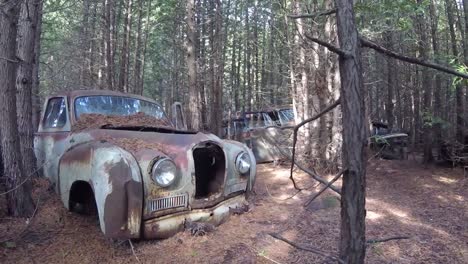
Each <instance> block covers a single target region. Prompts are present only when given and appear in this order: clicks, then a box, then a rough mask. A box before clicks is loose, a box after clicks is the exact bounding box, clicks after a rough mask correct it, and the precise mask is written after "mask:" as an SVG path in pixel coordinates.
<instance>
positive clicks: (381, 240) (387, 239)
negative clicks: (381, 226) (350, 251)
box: [366, 236, 411, 245]
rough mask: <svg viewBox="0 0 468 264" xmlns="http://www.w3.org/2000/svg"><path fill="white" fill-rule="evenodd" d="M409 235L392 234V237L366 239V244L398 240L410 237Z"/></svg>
mask: <svg viewBox="0 0 468 264" xmlns="http://www.w3.org/2000/svg"><path fill="white" fill-rule="evenodd" d="M410 238H411V237H409V236H394V237H387V238H382V239H369V240H367V241H366V244H369V245H370V244H376V243H383V242H387V241H391V240H400V239H410Z"/></svg>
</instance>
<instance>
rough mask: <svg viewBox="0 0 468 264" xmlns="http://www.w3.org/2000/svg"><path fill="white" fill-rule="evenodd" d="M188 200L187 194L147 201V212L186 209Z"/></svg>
mask: <svg viewBox="0 0 468 264" xmlns="http://www.w3.org/2000/svg"><path fill="white" fill-rule="evenodd" d="M187 205H188V198H187V194H180V195H173V196H168V197H164V198H158V199H153V200H148V204H147V207H148V211H149V212H155V211H161V210H164V209H170V208H177V207H187Z"/></svg>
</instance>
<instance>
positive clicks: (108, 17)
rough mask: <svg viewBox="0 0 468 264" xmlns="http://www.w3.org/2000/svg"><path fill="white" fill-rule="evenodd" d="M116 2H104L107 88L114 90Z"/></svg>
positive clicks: (108, 0)
mask: <svg viewBox="0 0 468 264" xmlns="http://www.w3.org/2000/svg"><path fill="white" fill-rule="evenodd" d="M113 9H114V0H104V21H105V23H104V24H105V26H104V39H105V46H104V50H105V51H104V52H105V62H104V64H105V65H104V67H105V71H106V74H105V75H106V88H107V89H109V90H114V75H115V73H114V45H113V44H114V43H113V37H114V36H113V34H114V28H113V27H114V23H113V17H112V14H113Z"/></svg>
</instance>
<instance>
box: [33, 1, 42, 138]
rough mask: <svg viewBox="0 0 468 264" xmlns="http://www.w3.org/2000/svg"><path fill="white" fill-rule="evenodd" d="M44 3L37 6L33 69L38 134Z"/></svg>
mask: <svg viewBox="0 0 468 264" xmlns="http://www.w3.org/2000/svg"><path fill="white" fill-rule="evenodd" d="M43 3H44V2H43V1H39V2H38V6H37V13H38V15H37V23H36V28H35V37H34V42H35V43H34V62H33V69H32V88H31V90H32V126H33V131H34V132H36V131H37V128H38V126H39V119H40V118H41V117H40V116H41V107H42V105H41V100H40V97H39V65H40V63H39V62H40V57H41V33H42V7H43Z"/></svg>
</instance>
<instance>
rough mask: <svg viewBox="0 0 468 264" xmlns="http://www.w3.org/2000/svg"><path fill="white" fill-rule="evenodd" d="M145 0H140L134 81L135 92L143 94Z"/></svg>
mask: <svg viewBox="0 0 468 264" xmlns="http://www.w3.org/2000/svg"><path fill="white" fill-rule="evenodd" d="M144 2H145V1H144V0H139V1H138V24H137V33H136V37H135V38H136V45H135V46H136V47H135V62H134V65H135V68H134V73H133V74H134V83H133V91H132V92H133V93H134V94H139V95H141V94H142V93H143V87H142V79H143V77H142V75H143V72H142V49H143V36H142V28H143V15H144V13H143V4H144Z"/></svg>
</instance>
